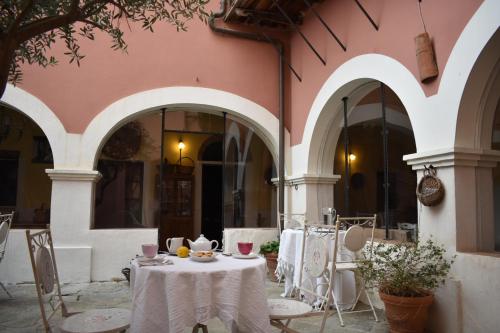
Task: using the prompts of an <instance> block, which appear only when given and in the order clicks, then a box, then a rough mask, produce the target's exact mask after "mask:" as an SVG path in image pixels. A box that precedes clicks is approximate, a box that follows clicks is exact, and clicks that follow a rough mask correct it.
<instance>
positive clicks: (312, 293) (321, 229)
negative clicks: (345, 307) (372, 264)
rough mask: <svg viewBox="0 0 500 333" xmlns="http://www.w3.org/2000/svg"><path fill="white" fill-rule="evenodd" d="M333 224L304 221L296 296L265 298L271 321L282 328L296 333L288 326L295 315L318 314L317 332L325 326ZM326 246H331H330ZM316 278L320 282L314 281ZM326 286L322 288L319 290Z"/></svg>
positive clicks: (330, 286) (330, 292) (330, 287)
mask: <svg viewBox="0 0 500 333" xmlns="http://www.w3.org/2000/svg"><path fill="white" fill-rule="evenodd" d="M334 236H335V226H326V225H322V224H321V225H318V224H305V225H304V234H303V238H302V246H301V248H302V255H301V260H300V273H299V274H300V275H299V283H298V285H297V286H296V287H295V288H296V293H295V294H296V299H270V300H269V301H268V305H269V311H270V320H271V325H273V326H275V327H277V328H279V329H281V330H282V332H289V333H296V332H297V331H295V330H293V329H292V328H290V327H289V325H290V322H291V321H292V320H293V319H296V318H305V317H311V316H322V322H321V328H320V331H319V332H320V333H322V332H323V331H324V329H325V324H326V319H327V318H328V316H329V315H330V314H331V313H332V311H330V304H331V302H332V300H333V276H334V275H333V266H332V265H329V264H328V263H329V261H330V258H332V256H333V249H334V247H333V246H331V244H333V237H334ZM330 248H331V249H332V250H330ZM318 279H320V281H321V280H322V281H323V282H322V283H319V284H318ZM323 287H326V290H323V289H325V288H323Z"/></svg>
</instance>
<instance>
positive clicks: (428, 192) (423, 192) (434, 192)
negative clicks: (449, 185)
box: [417, 165, 444, 206]
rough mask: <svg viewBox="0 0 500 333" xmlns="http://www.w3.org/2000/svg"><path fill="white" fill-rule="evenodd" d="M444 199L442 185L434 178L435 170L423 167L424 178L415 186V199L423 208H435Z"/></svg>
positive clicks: (430, 167) (431, 167)
mask: <svg viewBox="0 0 500 333" xmlns="http://www.w3.org/2000/svg"><path fill="white" fill-rule="evenodd" d="M443 197H444V186H443V183H441V181H440V180H439V178H438V177H436V169H435V168H434V167H433V166H432V165H431V166H429V167H428V168H427V167H425V170H424V177H422V179H421V180H420V182H419V183H418V185H417V198H418V200H420V202H421V203H422V205H424V206H436V205H438V204H439V203H440V202H441V201H442V200H443Z"/></svg>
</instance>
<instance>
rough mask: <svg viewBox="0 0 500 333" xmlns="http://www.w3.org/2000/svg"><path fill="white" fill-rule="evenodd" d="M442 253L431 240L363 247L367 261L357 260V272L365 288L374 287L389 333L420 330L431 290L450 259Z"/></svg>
mask: <svg viewBox="0 0 500 333" xmlns="http://www.w3.org/2000/svg"><path fill="white" fill-rule="evenodd" d="M445 252H446V250H445V248H444V247H443V246H440V245H437V244H436V243H435V242H434V241H433V240H431V239H429V240H427V241H426V242H425V243H422V244H420V243H416V244H415V243H397V244H386V243H378V244H376V245H374V246H373V248H371V247H367V248H366V249H365V257H366V258H369V260H364V261H361V262H360V263H359V266H358V267H359V273H360V274H361V277H362V278H363V280H364V283H365V284H366V286H367V287H375V288H378V291H379V295H380V298H381V299H382V301H383V302H384V305H385V312H386V317H387V321H388V322H389V326H390V331H391V332H408V333H418V332H423V330H424V328H425V324H426V321H427V315H428V308H429V306H430V305H431V304H432V302H433V301H434V293H433V292H434V290H435V289H436V288H437V287H438V286H439V285H441V284H444V282H445V278H446V276H447V275H448V272H449V271H450V267H451V264H452V263H453V260H454V258H451V259H447V258H446V257H445ZM370 259H371V260H370Z"/></svg>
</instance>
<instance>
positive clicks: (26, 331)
mask: <svg viewBox="0 0 500 333" xmlns="http://www.w3.org/2000/svg"><path fill="white" fill-rule="evenodd" d="M7 289H8V290H9V292H10V293H11V294H12V296H13V299H9V298H8V297H7V295H6V294H5V293H4V292H3V290H0V332H15V333H18V332H19V333H31V332H42V331H43V330H42V329H41V327H39V326H38V327H37V325H36V322H37V321H38V319H39V318H40V312H39V311H40V309H39V307H38V301H37V297H36V291H35V287H34V285H32V284H21V285H15V286H14V285H11V286H7ZM62 292H63V295H64V301H65V303H66V305H67V307H68V309H69V311H71V312H73V311H82V310H86V309H92V308H106V307H123V308H130V307H131V297H130V291H129V287H128V284H127V282H124V281H121V282H94V283H88V284H69V285H64V286H62ZM267 292H268V295H269V297H272V298H275V297H279V294H280V293H281V292H282V287H279V286H278V285H277V284H276V283H273V282H268V284H267ZM378 315H379V318H380V322H378V323H377V322H375V321H374V320H373V317H372V315H371V313H370V312H363V313H356V314H347V315H345V316H344V322H345V326H344V327H340V324H339V320H338V317H337V315H334V316H332V317H330V318H328V320H327V328H326V330H325V332H333V331H335V332H344V333H361V332H372V333H382V332H387V331H388V329H387V327H388V326H387V322H386V320H385V316H384V314H383V312H382V311H378ZM319 318H320V317H316V318H314V317H313V318H308V319H303V320H295V321H294V322H292V325H291V327H292V328H294V329H296V330H298V331H300V332H303V333H307V332H318V330H319V324H318V322H319V321H320V320H319ZM59 320H60V316H59V317H57V316H56V317H54V318H53V320H52V323H53V325H54V326H55V327H57V322H58V321H59ZM208 330H209V332H210V333H223V332H228V331H227V330H226V329H225V328H224V326H223V325H222V323H221V322H220V321H219V320H218V319H217V318H214V319H212V320H210V321H209V322H208ZM54 331H55V332H57V331H58V330H57V329H56V330H54ZM191 331H192V330H191V329H190V328H186V330H185V332H186V333H191ZM200 331H201V330H200ZM272 332H273V333H274V332H279V330H278V329H274V328H273V330H272ZM151 333H155V332H151Z"/></svg>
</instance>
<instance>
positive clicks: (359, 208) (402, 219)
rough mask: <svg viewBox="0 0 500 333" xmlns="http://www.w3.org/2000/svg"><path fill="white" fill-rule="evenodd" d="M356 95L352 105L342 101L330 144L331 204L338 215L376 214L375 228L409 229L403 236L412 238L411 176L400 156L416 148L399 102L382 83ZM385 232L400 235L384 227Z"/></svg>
mask: <svg viewBox="0 0 500 333" xmlns="http://www.w3.org/2000/svg"><path fill="white" fill-rule="evenodd" d="M381 91H383V94H384V95H383V99H384V110H382V103H381V99H382V95H381V94H382V93H381ZM358 100H359V101H358V102H356V103H355V104H354V105H350V104H349V99H347V100H346V102H347V103H348V105H349V106H348V109H349V110H350V111H349V112H348V113H347V122H346V123H347V124H348V127H347V128H345V124H344V126H343V128H342V130H341V132H340V134H339V136H338V141H337V143H336V148H335V158H334V171H333V172H334V174H338V175H341V179H340V180H339V182H338V183H337V184H336V186H335V188H334V191H335V192H334V207H335V208H336V209H337V211H338V213H339V214H341V215H344V216H363V215H371V214H374V213H377V216H378V220H379V222H378V225H379V227H381V228H385V226H386V224H387V227H388V229H409V230H411V232H409V233H408V236H410V238H411V239H415V237H416V225H417V198H416V195H415V185H416V183H417V175H416V172H414V171H412V169H411V167H410V166H408V165H407V164H406V163H405V162H404V161H403V156H404V155H407V154H410V153H414V152H415V151H416V147H415V140H414V135H413V130H412V127H411V123H410V119H409V117H408V115H407V113H406V110H405V107H404V105H403V103H402V102H401V101H400V100H399V98H398V97H397V95H396V94H395V93H394V92H393V91H392V90H391V89H390V88H388V87H386V86H384V87H383V89H382V90H381V88H379V87H376V88H374V89H372V90H371V91H369V92H368V93H366V94H365V95H364V96H362V97H361V98H359V97H358ZM383 111H384V112H383ZM384 119H385V124H384ZM346 131H347V149H348V151H347V155H346V154H345V147H346V141H345V140H346V136H345V135H346ZM384 131H385V132H384ZM384 140H386V142H387V150H386V152H384ZM346 156H347V159H346V158H345V157H346ZM346 161H347V167H346ZM386 177H387V178H386ZM386 186H387V187H388V191H386ZM346 198H347V200H346ZM386 210H387V212H386ZM385 219H387V221H385ZM388 237H389V238H395V237H400V236H397V235H396V234H395V233H393V232H390V233H389V235H388Z"/></svg>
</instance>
